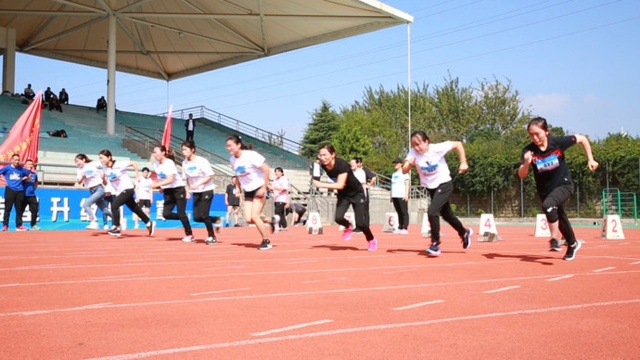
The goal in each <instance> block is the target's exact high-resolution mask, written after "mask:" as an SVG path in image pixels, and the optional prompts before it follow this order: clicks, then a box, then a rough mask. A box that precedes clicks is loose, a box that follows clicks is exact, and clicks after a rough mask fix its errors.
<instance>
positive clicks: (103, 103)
mask: <svg viewBox="0 0 640 360" xmlns="http://www.w3.org/2000/svg"><path fill="white" fill-rule="evenodd" d="M100 109H105V110H107V100H106V99H105V98H104V96H102V97H100V99H98V103H97V104H96V112H98V113H99V112H100Z"/></svg>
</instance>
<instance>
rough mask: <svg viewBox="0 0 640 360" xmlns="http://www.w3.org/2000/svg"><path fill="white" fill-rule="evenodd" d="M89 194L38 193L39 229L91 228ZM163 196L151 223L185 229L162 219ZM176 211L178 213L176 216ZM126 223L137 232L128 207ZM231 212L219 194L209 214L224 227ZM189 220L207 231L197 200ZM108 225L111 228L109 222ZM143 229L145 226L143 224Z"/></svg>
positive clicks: (0, 210)
mask: <svg viewBox="0 0 640 360" xmlns="http://www.w3.org/2000/svg"><path fill="white" fill-rule="evenodd" d="M2 195H3V196H2V197H0V218H4V210H5V208H4V207H5V206H4V192H3V194H2ZM89 195H90V193H89V190H86V189H50V188H39V189H37V190H36V196H37V197H38V200H39V201H40V211H39V214H38V226H39V227H40V228H41V229H42V230H80V229H84V228H85V227H86V226H87V225H88V224H89V218H88V216H87V214H86V213H85V211H84V209H83V207H82V204H83V203H84V201H85V200H86V199H87V198H88V197H89ZM163 203H164V201H163V196H162V194H161V193H155V192H154V193H153V201H152V202H151V214H150V217H151V220H154V221H156V224H157V228H158V229H163V228H164V229H174V228H180V227H182V224H181V223H180V221H178V220H167V221H165V220H164V218H163V217H162V209H163ZM92 209H93V212H94V214H96V218H97V219H98V222H99V224H100V225H101V226H103V225H105V224H104V223H103V216H102V212H101V211H100V210H98V209H97V206H96V205H95V204H94V205H93V207H92ZM175 211H176V210H175V209H174V212H175ZM120 212H121V214H122V220H121V224H122V225H125V227H126V228H133V213H132V212H131V210H129V208H127V206H126V205H123V206H122V208H121V211H120ZM226 212H227V207H226V206H225V204H224V194H215V196H214V197H213V202H212V204H211V210H210V212H209V214H210V215H211V216H218V217H221V218H222V223H221V225H222V226H224V216H225V214H226ZM15 215H16V213H15V209H12V210H11V215H10V217H9V223H8V224H7V225H8V226H9V230H14V229H15ZM187 216H188V217H189V220H190V222H191V226H192V227H195V228H198V227H204V224H202V223H196V222H194V221H193V200H192V199H189V200H188V201H187ZM22 220H23V223H24V224H23V225H24V226H25V227H27V228H29V224H30V221H31V212H30V210H29V207H27V208H26V209H25V211H24V214H23V217H22ZM108 225H109V226H111V221H110V219H109V221H108ZM140 226H144V224H143V223H142V222H140Z"/></svg>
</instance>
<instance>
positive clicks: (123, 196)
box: [111, 189, 150, 227]
mask: <svg viewBox="0 0 640 360" xmlns="http://www.w3.org/2000/svg"><path fill="white" fill-rule="evenodd" d="M133 194H134V191H133V189H126V190H124V191H123V192H121V193H120V194H118V196H116V198H115V199H114V200H113V202H112V203H111V213H112V214H113V217H112V218H111V219H112V220H113V226H115V227H118V226H120V207H121V206H122V205H127V207H128V208H129V210H131V211H133V213H134V214H136V215H138V217H139V218H140V220H142V222H144V223H145V224H147V223H148V222H149V221H150V219H149V217H148V216H147V214H145V213H144V211H142V209H141V208H140V206H138V203H137V202H136V200H135V199H134V198H133Z"/></svg>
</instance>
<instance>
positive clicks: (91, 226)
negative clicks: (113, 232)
mask: <svg viewBox="0 0 640 360" xmlns="http://www.w3.org/2000/svg"><path fill="white" fill-rule="evenodd" d="M87 229H88V230H98V229H100V226H99V225H98V222H97V221H92V222H90V223H89V225H87ZM107 230H108V229H107Z"/></svg>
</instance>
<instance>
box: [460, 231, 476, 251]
mask: <svg viewBox="0 0 640 360" xmlns="http://www.w3.org/2000/svg"><path fill="white" fill-rule="evenodd" d="M471 236H473V230H472V229H471V228H468V229H467V232H465V233H464V236H463V237H462V248H463V249H468V248H469V246H471Z"/></svg>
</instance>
